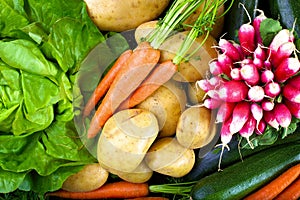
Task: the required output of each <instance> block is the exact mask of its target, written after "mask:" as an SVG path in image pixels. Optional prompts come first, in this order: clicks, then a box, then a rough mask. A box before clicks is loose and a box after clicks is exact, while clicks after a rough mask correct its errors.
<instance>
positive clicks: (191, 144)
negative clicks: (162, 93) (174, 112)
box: [176, 107, 216, 149]
mask: <svg viewBox="0 0 300 200" xmlns="http://www.w3.org/2000/svg"><path fill="white" fill-rule="evenodd" d="M215 126H216V125H215V123H214V122H212V113H211V110H209V109H207V108H205V107H190V108H187V109H186V110H185V111H184V112H183V113H182V115H181V116H180V119H179V122H178V125H177V129H176V138H177V140H178V142H179V143H180V144H181V145H182V146H184V147H186V148H190V149H197V148H200V147H203V146H205V145H207V144H208V143H209V142H210V141H211V140H212V139H213V138H214V136H215V134H216V128H215Z"/></svg>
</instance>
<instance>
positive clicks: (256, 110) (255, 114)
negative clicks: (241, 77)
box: [250, 103, 263, 125]
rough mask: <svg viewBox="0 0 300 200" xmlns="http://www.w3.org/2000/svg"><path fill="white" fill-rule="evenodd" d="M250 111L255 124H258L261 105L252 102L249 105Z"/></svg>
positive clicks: (261, 113) (260, 118)
mask: <svg viewBox="0 0 300 200" xmlns="http://www.w3.org/2000/svg"><path fill="white" fill-rule="evenodd" d="M250 111H251V114H252V116H253V117H254V119H255V120H256V124H257V125H258V124H259V122H260V121H261V120H262V118H263V109H262V107H261V106H260V105H258V104H256V103H253V104H251V106H250Z"/></svg>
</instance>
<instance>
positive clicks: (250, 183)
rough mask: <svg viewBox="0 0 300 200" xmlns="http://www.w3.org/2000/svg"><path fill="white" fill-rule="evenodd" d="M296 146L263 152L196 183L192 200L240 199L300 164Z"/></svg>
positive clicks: (279, 147)
mask: <svg viewBox="0 0 300 200" xmlns="http://www.w3.org/2000/svg"><path fill="white" fill-rule="evenodd" d="M299 152H300V143H299V142H295V143H293V144H289V145H288V146H287V145H282V146H278V147H274V148H270V149H267V150H265V151H262V152H260V153H257V154H255V155H253V156H250V157H248V158H246V159H245V160H244V161H243V162H239V163H236V164H234V165H231V166H229V167H227V168H226V169H224V170H223V171H221V172H217V173H214V174H212V175H209V176H206V177H204V178H202V179H201V180H199V181H198V182H197V183H196V184H195V186H194V187H193V189H192V192H191V197H192V198H193V199H241V198H243V197H245V196H246V195H248V194H250V193H251V192H252V191H254V190H256V189H258V188H259V187H261V186H263V185H264V184H266V183H268V182H269V181H270V180H272V179H273V178H274V177H276V176H278V175H279V174H280V173H281V172H282V171H284V170H286V169H287V168H288V167H290V166H291V165H293V164H295V163H298V162H300V153H299Z"/></svg>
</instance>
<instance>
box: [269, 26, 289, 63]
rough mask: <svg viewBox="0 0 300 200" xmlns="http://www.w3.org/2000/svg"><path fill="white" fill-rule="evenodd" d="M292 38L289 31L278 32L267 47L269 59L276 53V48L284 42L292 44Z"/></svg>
mask: <svg viewBox="0 0 300 200" xmlns="http://www.w3.org/2000/svg"><path fill="white" fill-rule="evenodd" d="M293 41H294V36H293V33H292V32H291V31H289V30H288V29H282V30H280V31H279V32H278V33H277V34H276V35H275V37H274V38H273V40H272V42H271V44H270V45H269V53H270V54H271V58H273V57H274V56H276V52H277V50H278V48H279V47H280V46H281V45H282V44H283V43H286V42H293Z"/></svg>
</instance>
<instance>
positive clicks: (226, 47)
mask: <svg viewBox="0 0 300 200" xmlns="http://www.w3.org/2000/svg"><path fill="white" fill-rule="evenodd" d="M219 47H220V48H221V49H222V51H223V53H224V54H226V55H227V56H228V57H230V58H231V60H232V61H239V60H240V59H241V57H240V53H239V50H238V49H237V48H236V47H235V46H234V45H233V44H232V43H231V42H229V41H228V40H226V39H223V38H221V39H220V40H219Z"/></svg>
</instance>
